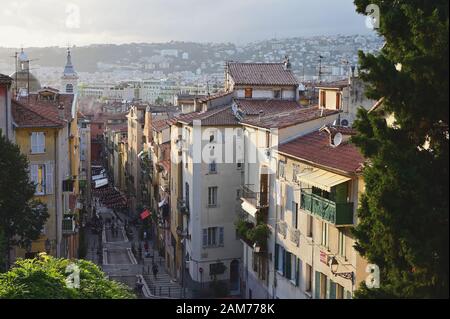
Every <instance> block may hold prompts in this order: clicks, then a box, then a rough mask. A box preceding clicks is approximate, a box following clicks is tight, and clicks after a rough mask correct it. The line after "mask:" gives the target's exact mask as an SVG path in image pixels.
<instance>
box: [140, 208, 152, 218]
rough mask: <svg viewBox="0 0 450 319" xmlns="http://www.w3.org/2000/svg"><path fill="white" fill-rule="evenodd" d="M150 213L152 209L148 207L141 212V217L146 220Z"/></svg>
mask: <svg viewBox="0 0 450 319" xmlns="http://www.w3.org/2000/svg"><path fill="white" fill-rule="evenodd" d="M150 215H151V213H150V211H149V210H148V209H146V210H144V211H143V212H142V213H141V219H142V220H144V219H146V218H147V217H148V216H150Z"/></svg>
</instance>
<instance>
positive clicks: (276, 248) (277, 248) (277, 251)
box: [275, 244, 279, 270]
mask: <svg viewBox="0 0 450 319" xmlns="http://www.w3.org/2000/svg"><path fill="white" fill-rule="evenodd" d="M278 258H279V245H278V244H275V270H278V262H279V261H278Z"/></svg>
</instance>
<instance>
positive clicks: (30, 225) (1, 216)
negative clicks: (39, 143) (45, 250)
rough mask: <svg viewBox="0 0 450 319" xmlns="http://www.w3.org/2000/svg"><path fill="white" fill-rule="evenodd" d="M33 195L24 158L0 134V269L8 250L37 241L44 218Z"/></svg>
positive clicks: (17, 148)
mask: <svg viewBox="0 0 450 319" xmlns="http://www.w3.org/2000/svg"><path fill="white" fill-rule="evenodd" d="M34 192H35V186H34V184H33V182H31V181H30V178H29V175H28V159H27V157H26V156H25V155H23V154H21V153H20V149H19V147H18V146H17V145H15V144H13V143H11V142H10V141H9V140H7V139H6V137H5V136H4V135H2V134H1V132H0V242H1V243H0V259H3V260H2V261H3V262H2V263H1V265H0V269H1V268H3V267H2V266H4V265H5V263H8V255H9V254H8V252H9V248H10V247H11V246H12V245H22V246H23V245H25V244H27V243H29V242H30V241H32V240H36V239H38V238H39V235H40V233H41V230H42V227H43V225H44V223H45V221H46V220H47V218H48V212H47V207H46V205H45V204H43V203H41V202H39V201H36V200H34V199H33V196H34Z"/></svg>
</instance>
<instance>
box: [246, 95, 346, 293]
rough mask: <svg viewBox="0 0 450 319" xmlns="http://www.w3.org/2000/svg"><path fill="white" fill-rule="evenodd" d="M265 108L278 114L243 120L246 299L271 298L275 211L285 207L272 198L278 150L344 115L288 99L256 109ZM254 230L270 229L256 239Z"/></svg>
mask: <svg viewBox="0 0 450 319" xmlns="http://www.w3.org/2000/svg"><path fill="white" fill-rule="evenodd" d="M246 103H249V101H245V102H244V103H243V102H242V101H241V104H243V105H242V106H247V107H248V105H246ZM251 104H254V101H252V103H251ZM263 106H265V107H266V108H267V109H268V110H278V112H275V113H274V112H273V111H272V113H269V111H266V112H264V114H267V113H269V114H267V115H265V116H264V115H261V116H253V117H247V118H245V119H243V120H242V122H241V123H242V125H243V129H244V145H245V156H244V163H243V167H244V171H245V174H244V180H243V186H242V197H241V200H242V211H243V215H242V217H241V219H240V221H239V224H238V232H239V233H240V236H241V239H242V244H243V259H244V267H243V269H242V277H244V278H245V281H244V283H243V287H242V292H243V295H244V296H245V297H247V298H258V299H259V298H270V297H271V296H272V294H271V291H270V280H271V279H270V278H271V276H273V272H272V271H271V269H270V260H271V259H272V257H273V251H272V245H271V242H272V241H273V238H274V237H275V227H274V225H275V216H276V212H277V211H278V210H279V209H280V208H279V207H277V205H275V204H274V202H273V198H272V197H271V196H270V194H271V192H272V191H273V189H274V176H275V173H276V171H277V163H276V156H277V153H276V152H277V150H278V146H279V145H280V143H284V142H287V141H289V140H292V139H294V138H297V137H298V136H301V135H304V134H307V133H309V132H312V131H314V130H317V129H319V128H320V127H322V126H324V125H326V124H328V123H332V122H333V121H335V120H336V119H337V118H338V115H339V112H338V111H336V110H321V109H319V108H318V107H317V106H315V107H308V108H303V107H298V106H296V104H291V105H290V104H289V102H288V101H283V102H282V101H272V104H267V103H265V104H263V105H260V106H259V107H258V108H257V109H260V110H261V109H262V107H263ZM262 110H264V109H262ZM266 225H267V226H268V228H267V227H266ZM255 229H259V230H260V232H261V233H262V232H263V230H265V232H266V234H265V236H263V237H262V238H259V239H255V238H251V237H252V232H254V231H255Z"/></svg>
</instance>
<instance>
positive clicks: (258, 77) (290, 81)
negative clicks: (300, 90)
mask: <svg viewBox="0 0 450 319" xmlns="http://www.w3.org/2000/svg"><path fill="white" fill-rule="evenodd" d="M227 65H228V71H229V73H230V75H231V77H232V78H233V81H234V83H235V84H236V85H298V80H297V79H296V77H295V76H294V73H292V71H291V70H285V69H284V64H283V63H237V62H229V63H228V64H227Z"/></svg>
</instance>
